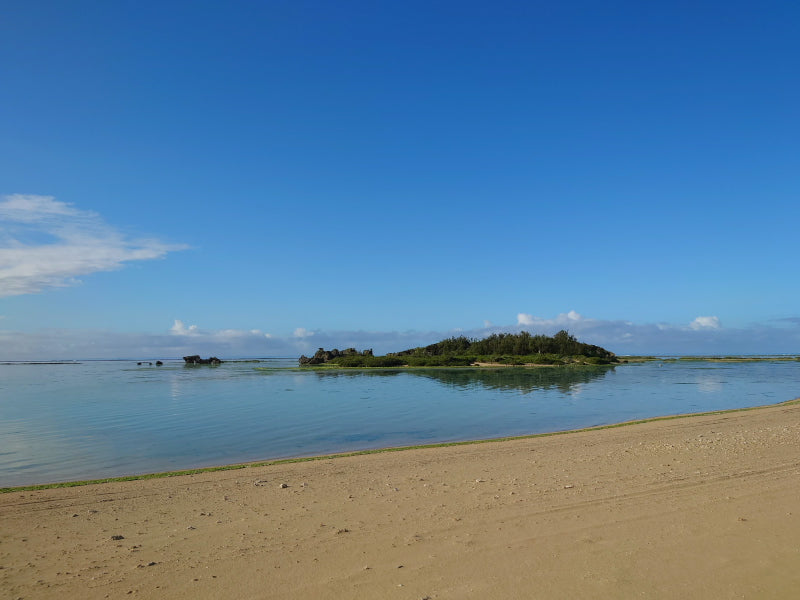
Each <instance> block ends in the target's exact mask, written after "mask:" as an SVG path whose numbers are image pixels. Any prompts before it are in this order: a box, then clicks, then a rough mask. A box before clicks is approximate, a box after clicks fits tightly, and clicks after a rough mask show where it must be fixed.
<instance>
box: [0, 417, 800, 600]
mask: <svg viewBox="0 0 800 600" xmlns="http://www.w3.org/2000/svg"><path fill="white" fill-rule="evenodd" d="M799 498H800V404H798V403H789V404H782V405H777V406H772V407H767V408H761V409H756V410H750V411H741V412H730V413H724V414H717V415H705V416H692V417H686V418H680V419H670V420H660V421H654V422H648V423H641V424H634V425H626V426H624V427H617V428H611V429H600V430H591V431H582V432H575V433H569V434H564V435H555V436H548V437H537V438H529V439H520V440H513V441H504V442H491V443H480V444H472V445H462V446H452V447H445V448H429V449H416V450H405V451H401V452H385V453H380V454H372V455H364V456H353V457H346V458H337V459H323V460H318V461H313V462H304V463H294V464H281V465H273V466H267V467H252V468H246V469H241V470H235V471H221V472H212V473H203V474H198V475H191V476H180V477H170V478H162V479H152V480H142V481H130V482H115V483H106V484H97V485H88V486H82V487H75V488H62V489H49V490H39V491H21V492H11V493H6V494H2V495H0V592H2V593H1V594H0V596H2V597H3V598H11V599H17V598H24V599H33V598H37V599H38V598H60V599H63V598H89V599H93V598H122V597H137V598H193V599H197V598H245V599H247V598H287V599H288V598H303V599H308V598H315V599H316V598H348V599H349V598H398V599H400V598H402V599H410V600H420V599H424V598H428V599H430V600H433V599H445V598H601V597H602V598H634V597H646V598H789V597H794V595H795V594H796V593H797V589H798V587H799V586H800V504H798V502H799V501H798V499H799Z"/></svg>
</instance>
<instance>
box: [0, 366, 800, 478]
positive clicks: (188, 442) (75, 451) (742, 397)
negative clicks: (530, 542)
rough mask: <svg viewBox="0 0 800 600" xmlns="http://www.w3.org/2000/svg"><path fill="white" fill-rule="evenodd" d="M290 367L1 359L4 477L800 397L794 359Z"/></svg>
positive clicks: (420, 438) (455, 436) (174, 465)
mask: <svg viewBox="0 0 800 600" xmlns="http://www.w3.org/2000/svg"><path fill="white" fill-rule="evenodd" d="M296 365H297V360H296V359H277V358H276V359H259V360H257V361H247V362H245V361H241V362H240V361H235V362H225V363H224V364H222V365H220V366H216V367H213V366H185V365H184V364H183V361H182V360H180V361H176V360H169V361H164V365H162V366H156V365H155V363H154V362H153V364H148V363H147V362H145V363H143V364H141V365H139V364H137V362H136V361H128V360H126V361H76V362H73V363H59V364H31V363H5V364H0V487H9V486H21V485H32V484H40V483H55V482H63V481H74V480H82V479H97V478H104V477H115V476H124V475H135V474H143V473H152V472H161V471H171V470H182V469H191V468H199V467H208V466H216V465H224V464H234V463H242V462H250V461H260V460H267V459H277V458H287V457H300V456H312V455H319V454H328V453H334V452H346V451H353V450H363V449H374V448H385V447H392V446H406V445H415V444H430V443H436V442H449V441H462V440H473V439H488V438H495V437H505V436H516V435H525V434H533V433H543V432H551V431H561V430H567V429H576V428H582V427H590V426H593V425H604V424H611V423H618V422H622V421H628V420H633V419H641V418H647V417H655V416H663V415H672V414H679V413H687V412H703V411H714V410H723V409H730V408H743V407H750V406H760V405H765V404H773V403H776V402H782V401H786V400H791V399H794V398H796V397H798V396H800V362H798V361H769V360H765V361H759V362H745V363H718V362H710V361H677V362H674V361H654V362H645V363H631V364H623V365H618V366H614V367H563V368H539V369H527V368H501V369H478V368H457V369H419V370H401V369H396V370H366V371H365V370H353V371H347V370H344V371H343V370H338V371H318V370H300V369H298V368H296Z"/></svg>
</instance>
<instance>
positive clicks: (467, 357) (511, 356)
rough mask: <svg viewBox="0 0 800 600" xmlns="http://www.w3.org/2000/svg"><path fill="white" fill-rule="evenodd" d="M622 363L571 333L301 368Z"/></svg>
mask: <svg viewBox="0 0 800 600" xmlns="http://www.w3.org/2000/svg"><path fill="white" fill-rule="evenodd" d="M618 362H619V360H618V359H617V356H616V355H615V354H614V353H613V352H609V351H608V350H606V349H605V348H601V347H600V346H594V345H592V344H584V343H582V342H579V341H578V340H576V339H575V337H574V336H572V335H570V333H569V332H567V331H565V330H561V331H559V332H558V333H557V334H555V335H554V336H552V337H551V336H546V335H531V334H530V333H528V332H527V331H523V332H520V333H495V334H492V335H490V336H489V337H487V338H483V339H471V338H468V337H465V336H460V337H451V338H448V339H446V340H442V341H441V342H437V343H435V344H431V345H429V346H421V347H418V348H411V349H409V350H403V351H401V352H393V353H389V354H387V355H385V356H374V355H373V354H372V350H365V351H363V352H358V351H357V350H355V349H354V348H348V349H347V350H344V351H339V350H336V349H334V350H324V349H322V348H320V349H319V350H318V351H317V353H316V354H314V356H313V357H311V358H309V357H306V356H301V357H300V365H303V366H306V365H309V366H313V365H326V366H336V367H457V366H470V365H506V366H522V365H553V366H555V365H569V364H583V365H609V364H616V363H618Z"/></svg>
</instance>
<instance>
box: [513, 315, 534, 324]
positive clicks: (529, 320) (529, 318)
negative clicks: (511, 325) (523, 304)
mask: <svg viewBox="0 0 800 600" xmlns="http://www.w3.org/2000/svg"><path fill="white" fill-rule="evenodd" d="M536 320H537V319H536V317H534V316H533V315H529V314H526V313H519V314H518V315H517V325H533V324H534V323H535V322H536Z"/></svg>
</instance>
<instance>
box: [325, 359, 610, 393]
mask: <svg viewBox="0 0 800 600" xmlns="http://www.w3.org/2000/svg"><path fill="white" fill-rule="evenodd" d="M613 370H614V367H613V366H602V367H599V366H581V367H558V368H550V367H542V368H534V369H531V368H516V367H502V368H496V369H492V368H489V369H487V368H478V367H476V368H474V369H473V368H456V369H454V368H443V369H435V368H431V369H376V370H374V371H373V370H366V369H359V370H353V371H349V370H345V369H341V370H332V371H314V373H315V374H316V375H317V376H318V377H319V378H320V379H330V378H337V377H344V378H348V377H349V378H355V377H396V376H398V375H408V376H415V377H424V378H428V379H433V380H435V381H437V382H439V383H443V384H445V385H447V386H450V387H454V388H458V389H461V390H467V389H474V388H484V389H488V390H501V391H514V392H522V393H523V394H530V393H532V392H533V391H535V390H550V389H555V390H558V391H560V392H563V393H574V392H576V391H578V390H579V389H580V388H581V386H583V385H584V384H587V383H589V382H591V381H595V380H599V379H602V378H604V377H605V376H606V375H607V374H608V373H609V371H613Z"/></svg>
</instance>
